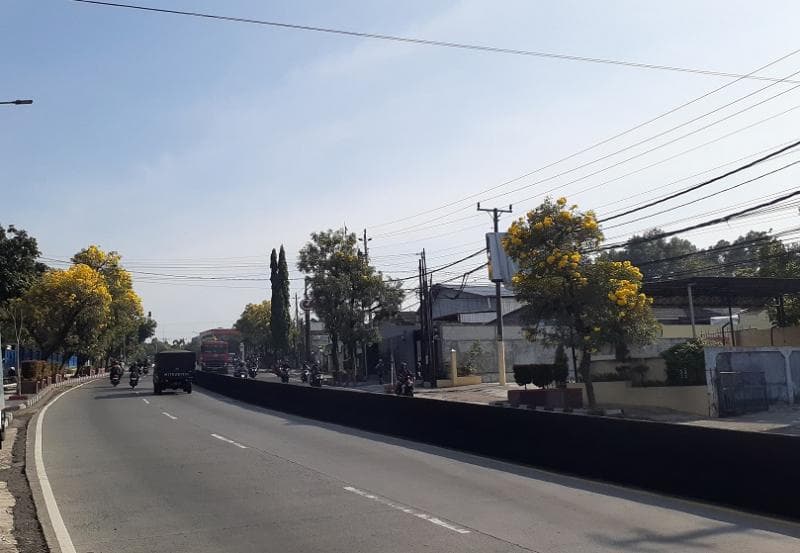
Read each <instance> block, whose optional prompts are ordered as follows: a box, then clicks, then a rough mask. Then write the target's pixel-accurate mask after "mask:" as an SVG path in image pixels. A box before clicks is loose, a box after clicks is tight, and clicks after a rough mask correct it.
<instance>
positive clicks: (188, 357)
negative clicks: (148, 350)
mask: <svg viewBox="0 0 800 553" xmlns="http://www.w3.org/2000/svg"><path fill="white" fill-rule="evenodd" d="M196 362H197V360H196V357H195V354H194V352H193V351H183V350H170V351H162V352H159V353H157V354H156V365H155V368H154V369H153V391H154V392H155V394H156V395H161V392H163V391H164V390H165V389H167V388H171V389H173V390H178V389H181V390H183V391H184V392H186V393H187V394H191V393H192V382H193V380H194V365H195V363H196Z"/></svg>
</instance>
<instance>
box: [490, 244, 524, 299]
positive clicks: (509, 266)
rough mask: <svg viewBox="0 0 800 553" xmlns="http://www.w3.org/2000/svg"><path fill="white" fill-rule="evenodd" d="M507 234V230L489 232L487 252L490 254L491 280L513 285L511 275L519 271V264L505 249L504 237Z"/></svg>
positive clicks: (509, 285)
mask: <svg viewBox="0 0 800 553" xmlns="http://www.w3.org/2000/svg"><path fill="white" fill-rule="evenodd" d="M506 234H507V233H505V232H489V233H487V234H486V253H487V254H488V255H489V280H491V281H492V282H502V283H503V284H505V285H506V286H508V287H511V277H513V276H514V275H515V274H516V273H517V271H519V266H518V265H517V263H516V262H515V261H514V260H512V259H511V258H510V257H509V256H508V254H506V251H505V250H504V249H503V238H504V237H505V236H506Z"/></svg>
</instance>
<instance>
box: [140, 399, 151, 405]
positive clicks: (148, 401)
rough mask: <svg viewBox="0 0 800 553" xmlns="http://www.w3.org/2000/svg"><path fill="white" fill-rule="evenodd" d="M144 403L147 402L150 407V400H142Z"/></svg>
mask: <svg viewBox="0 0 800 553" xmlns="http://www.w3.org/2000/svg"><path fill="white" fill-rule="evenodd" d="M142 401H144V402H145V403H146V404H147V405H150V400H147V399H145V398H142Z"/></svg>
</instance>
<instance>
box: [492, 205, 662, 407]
mask: <svg viewBox="0 0 800 553" xmlns="http://www.w3.org/2000/svg"><path fill="white" fill-rule="evenodd" d="M566 203H567V201H566V199H565V198H559V199H558V201H556V202H553V201H552V200H551V199H550V198H548V199H546V200H545V202H544V203H542V204H541V205H540V206H539V207H537V208H536V209H534V210H532V211H530V212H528V213H527V215H526V216H524V217H521V218H520V219H518V220H517V221H515V222H514V223H512V224H511V227H510V228H509V229H508V234H507V236H506V238H505V242H504V247H505V249H506V251H507V252H508V253H509V255H510V256H511V257H512V258H513V259H514V260H516V261H517V263H518V264H519V272H518V273H517V274H516V275H514V278H513V282H514V289H515V292H516V295H517V297H518V298H519V299H520V300H521V301H522V302H523V303H525V304H526V310H525V317H526V322H527V326H526V333H527V336H528V338H529V339H532V340H534V339H536V338H542V339H543V340H544V341H545V342H546V343H551V344H555V345H558V344H563V345H564V346H567V347H575V348H576V349H578V350H580V352H581V360H580V365H579V367H578V371H579V373H580V375H581V377H582V378H583V381H584V383H585V385H586V395H587V398H588V400H589V406H590V407H592V408H593V407H594V406H595V403H596V402H595V395H594V387H593V386H592V377H591V357H592V353H593V352H595V351H597V350H599V349H600V348H602V347H608V346H613V345H615V344H618V343H620V342H625V343H627V344H644V343H648V342H650V341H652V340H653V338H654V335H655V333H656V330H657V323H656V321H655V319H654V317H653V315H652V312H651V310H650V303H651V300H650V299H649V298H647V296H645V294H644V293H643V292H641V287H642V273H641V272H640V271H639V269H637V268H636V267H635V266H634V265H633V264H631V263H630V261H611V260H607V259H595V258H592V257H591V256H589V255H586V254H585V252H587V251H593V250H596V249H597V248H598V247H599V246H600V244H601V243H602V241H603V234H602V232H601V231H600V229H599V226H598V224H597V220H596V219H595V215H594V213H593V212H592V211H587V212H585V213H583V212H581V211H578V208H577V206H575V205H573V206H571V207H566Z"/></svg>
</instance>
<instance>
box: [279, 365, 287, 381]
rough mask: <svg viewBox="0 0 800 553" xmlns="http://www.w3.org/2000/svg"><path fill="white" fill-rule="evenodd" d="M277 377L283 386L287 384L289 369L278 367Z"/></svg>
mask: <svg viewBox="0 0 800 553" xmlns="http://www.w3.org/2000/svg"><path fill="white" fill-rule="evenodd" d="M278 376H279V377H280V378H281V382H283V383H284V384H286V383H287V382H289V367H278Z"/></svg>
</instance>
